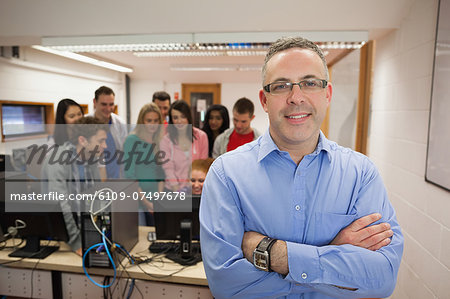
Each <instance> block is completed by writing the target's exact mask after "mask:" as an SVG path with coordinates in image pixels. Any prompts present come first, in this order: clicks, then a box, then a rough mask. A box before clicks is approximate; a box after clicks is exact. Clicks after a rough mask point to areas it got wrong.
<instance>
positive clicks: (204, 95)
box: [181, 83, 221, 129]
mask: <svg viewBox="0 0 450 299" xmlns="http://www.w3.org/2000/svg"><path fill="white" fill-rule="evenodd" d="M220 91H221V84H220V83H216V84H185V83H183V84H181V96H182V98H183V99H184V100H185V101H186V102H187V103H188V104H189V105H190V106H191V112H192V117H193V126H194V127H197V128H200V129H201V128H202V127H203V123H204V121H205V115H206V110H208V108H209V107H210V106H212V105H215V104H220V103H221V101H220V95H221V92H220Z"/></svg>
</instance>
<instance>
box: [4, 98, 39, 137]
mask: <svg viewBox="0 0 450 299" xmlns="http://www.w3.org/2000/svg"><path fill="white" fill-rule="evenodd" d="M2 124H3V128H2V129H3V135H4V136H5V137H6V138H8V137H18V136H28V135H37V134H44V133H45V132H46V128H45V107H44V106H40V105H19V104H3V105H2Z"/></svg>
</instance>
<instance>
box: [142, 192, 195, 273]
mask: <svg viewBox="0 0 450 299" xmlns="http://www.w3.org/2000/svg"><path fill="white" fill-rule="evenodd" d="M191 202H192V211H191V212H154V213H153V215H154V218H155V230H156V239H157V240H171V241H176V242H175V243H176V244H177V245H176V246H169V247H168V248H167V249H168V250H165V251H167V252H166V257H167V258H168V259H170V260H172V261H174V262H176V263H179V264H181V265H194V264H196V263H197V262H199V261H201V259H202V258H201V255H200V246H199V243H192V240H200V220H199V215H198V214H199V208H200V195H192V201H191ZM178 241H179V243H178ZM151 247H152V246H151ZM164 247H165V246H163V248H164ZM150 251H152V248H150Z"/></svg>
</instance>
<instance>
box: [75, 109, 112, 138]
mask: <svg viewBox="0 0 450 299" xmlns="http://www.w3.org/2000/svg"><path fill="white" fill-rule="evenodd" d="M100 130H103V131H105V132H106V133H108V131H109V126H108V125H107V124H105V123H103V122H101V121H100V120H99V119H98V118H95V117H93V116H85V117H82V118H80V119H79V120H78V121H77V122H76V123H75V125H74V126H73V134H71V136H72V138H71V139H72V140H71V141H72V143H73V144H77V143H78V137H80V136H83V137H84V138H86V139H87V140H89V139H90V138H91V137H92V136H94V135H96V134H97V132H98V131H100Z"/></svg>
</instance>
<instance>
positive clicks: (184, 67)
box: [170, 64, 262, 72]
mask: <svg viewBox="0 0 450 299" xmlns="http://www.w3.org/2000/svg"><path fill="white" fill-rule="evenodd" d="M261 68H262V66H261V65H253V64H246V65H237V64H226V65H220V64H219V65H198V64H174V65H171V66H170V70H171V71H188V72H192V71H206V72H210V71H257V72H260V71H261Z"/></svg>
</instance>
